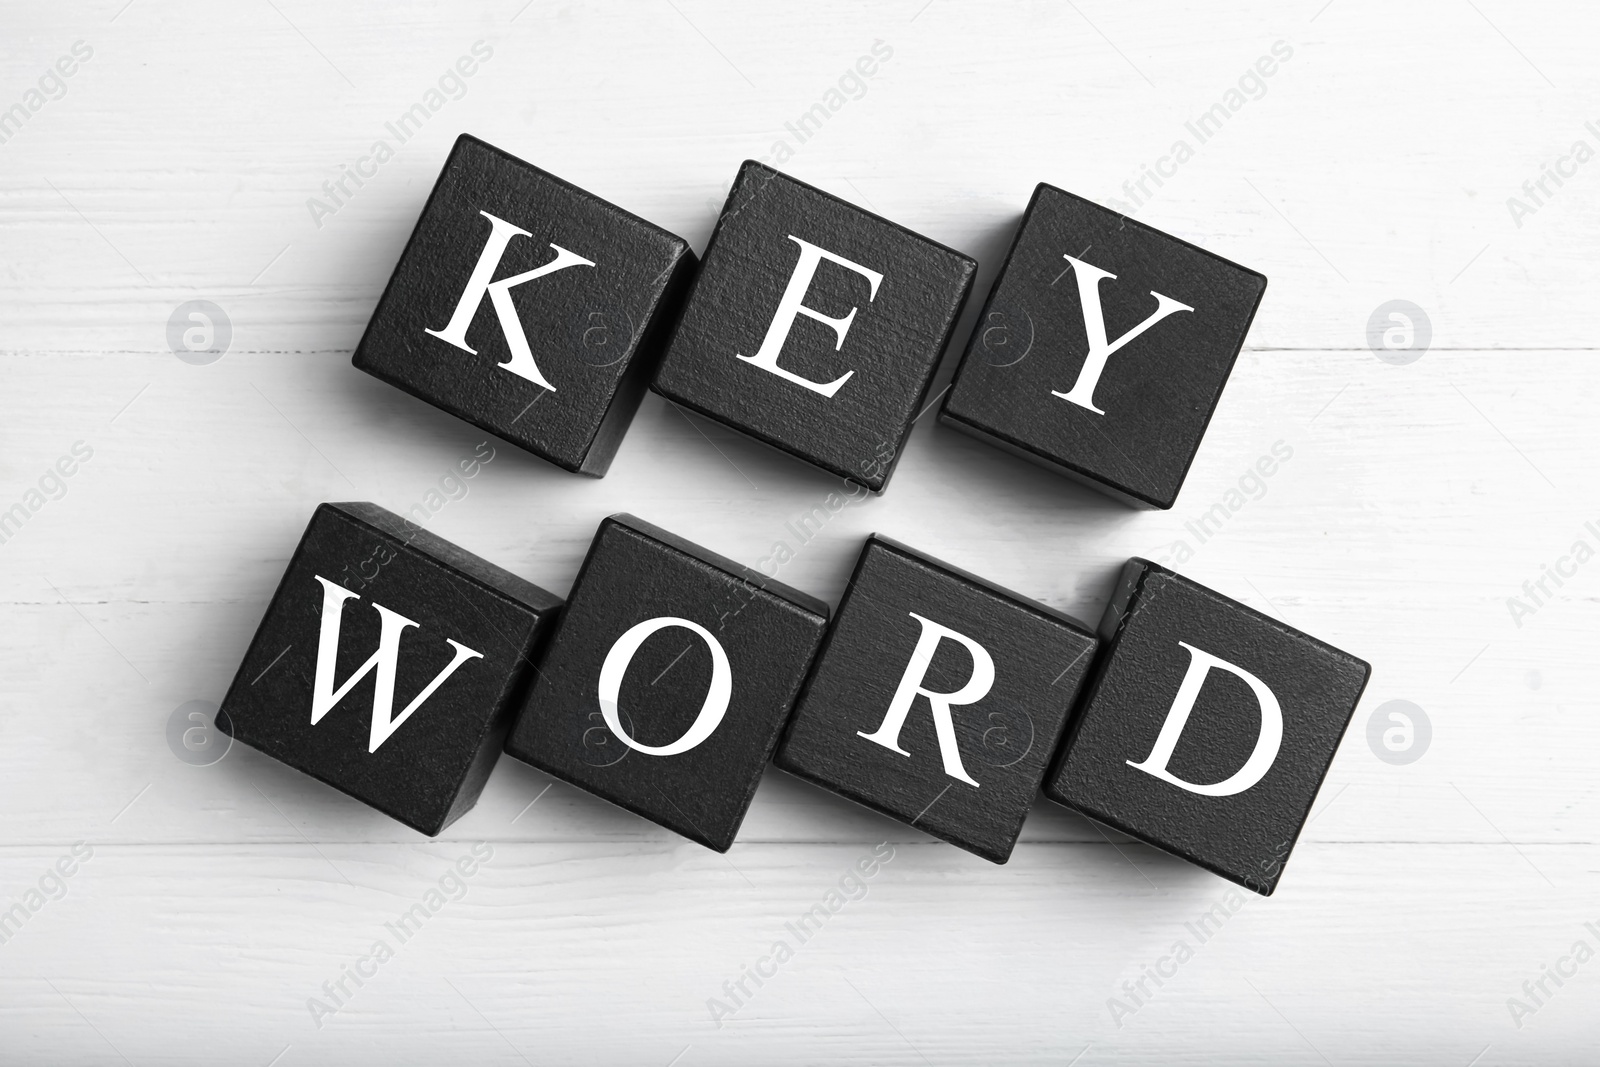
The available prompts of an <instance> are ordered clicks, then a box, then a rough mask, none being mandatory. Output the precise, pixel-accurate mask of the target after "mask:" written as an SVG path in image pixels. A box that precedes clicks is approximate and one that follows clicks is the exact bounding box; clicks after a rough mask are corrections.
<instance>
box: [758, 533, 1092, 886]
mask: <svg viewBox="0 0 1600 1067" xmlns="http://www.w3.org/2000/svg"><path fill="white" fill-rule="evenodd" d="M912 613H915V614H917V615H920V616H922V617H923V618H925V619H928V620H929V621H931V622H934V623H937V624H939V625H940V626H943V627H946V628H948V629H950V630H954V631H956V632H957V633H960V634H963V635H965V636H966V637H969V638H971V639H972V640H973V641H975V642H977V643H978V645H980V646H981V647H982V648H983V649H984V650H985V651H987V652H988V653H989V656H990V658H991V660H992V661H993V664H994V682H993V685H992V686H991V688H990V689H989V691H988V693H987V694H986V695H985V696H983V697H982V698H981V699H979V700H977V701H975V702H973V703H969V704H965V705H953V706H952V707H951V722H952V726H953V732H954V737H955V741H956V748H957V750H958V751H959V753H960V759H961V768H962V770H963V771H964V772H965V774H966V776H967V777H968V778H970V779H971V780H972V781H974V782H976V783H977V785H975V786H974V785H972V784H969V783H968V782H965V781H962V780H960V779H958V778H955V777H952V776H951V775H949V774H947V773H946V769H945V763H944V760H943V750H942V749H941V747H940V744H939V740H938V738H937V736H936V733H935V726H934V717H933V712H932V709H931V706H930V702H929V700H928V698H927V697H925V696H917V697H916V698H915V699H914V700H913V701H912V703H911V707H910V710H909V712H908V714H907V715H906V718H905V721H904V724H903V726H902V727H901V730H900V734H899V739H898V744H899V747H900V748H901V749H903V750H904V751H905V752H907V753H909V755H900V754H899V753H898V752H895V751H892V750H891V749H889V748H887V747H885V746H884V745H882V744H880V743H878V742H876V741H871V740H868V739H867V738H865V737H861V736H859V735H860V733H868V734H872V733H875V732H877V731H878V730H879V728H880V727H881V726H882V725H883V724H884V720H885V716H886V714H887V712H888V709H889V707H890V704H891V702H892V701H893V698H894V696H895V693H896V691H897V690H898V689H899V687H900V684H901V680H902V678H903V677H904V676H905V674H906V672H907V668H908V665H909V664H910V663H911V661H912V658H913V652H914V651H915V650H916V648H917V646H918V642H919V639H920V638H921V637H922V634H923V631H924V626H923V624H922V623H920V622H918V621H917V619H915V618H913V617H912ZM1096 643H1097V642H1096V639H1095V637H1094V635H1093V634H1092V633H1091V632H1090V631H1089V629H1088V628H1087V627H1085V626H1084V625H1083V624H1082V623H1080V622H1077V621H1076V620H1074V619H1072V618H1070V617H1068V616H1066V615H1063V614H1061V613H1060V612H1058V611H1054V610H1053V609H1050V608H1047V607H1045V606H1043V605H1041V604H1037V603H1035V602H1033V601H1030V600H1027V599H1024V598H1023V597H1020V596H1018V595H1016V594H1015V593H1012V592H1009V591H1007V590H1004V589H1001V588H999V587H997V586H995V585H992V584H991V583H989V582H986V581H983V580H982V579H980V578H977V577H974V576H973V575H970V574H966V573H965V572H962V571H959V570H956V569H954V568H952V567H949V566H947V565H945V564H942V563H939V562H937V561H935V560H931V559H929V558H927V557H926V556H923V555H920V554H919V553H917V552H915V551H913V550H912V549H909V548H907V547H905V546H904V545H900V544H897V543H896V542H894V541H892V540H890V539H888V538H885V537H880V536H878V535H876V534H875V535H873V536H872V537H871V538H869V539H868V541H867V544H866V547H865V548H864V549H863V550H862V553H861V557H860V559H859V560H858V561H857V563H856V569H855V573H854V574H853V575H852V576H851V579H850V585H849V588H848V589H847V591H846V592H845V597H844V601H843V603H841V604H840V605H839V614H838V617H837V618H836V619H835V621H834V625H833V627H832V629H831V630H830V631H829V633H828V639H827V642H826V643H825V645H824V647H823V650H822V653H821V654H820V655H819V656H818V657H817V662H816V666H815V667H814V668H813V670H812V673H811V677H810V678H809V679H808V680H807V682H806V688H805V692H804V694H803V695H802V696H801V698H800V702H799V704H798V705H797V707H796V708H795V714H794V719H793V720H792V721H791V723H790V725H789V730H788V732H787V734H786V735H785V736H784V740H783V744H782V745H781V746H780V748H779V750H778V756H777V760H776V762H777V764H778V766H779V767H782V768H783V769H784V770H787V771H790V772H791V773H794V774H797V775H800V776H801V777H803V778H807V779H809V780H811V781H813V782H816V783H817V784H819V785H822V786H824V787H826V788H828V789H832V790H834V791H835V792H838V793H840V794H841V795H843V796H846V797H849V798H850V799H851V800H854V801H857V802H859V803H861V804H864V805H866V806H867V807H870V808H873V809H875V810H877V811H881V812H883V813H884V814H886V815H890V816H893V817H894V818H897V819H899V820H901V821H902V822H908V823H911V824H912V825H914V826H916V827H918V828H919V829H922V830H926V831H927V832H928V833H930V834H933V835H934V836H936V837H940V838H943V839H944V840H946V841H949V842H950V843H951V844H954V845H958V846H960V847H961V848H964V849H967V850H968V851H970V852H975V853H977V854H978V855H980V856H982V857H984V858H985V859H989V860H993V861H994V862H995V863H1004V862H1005V861H1006V859H1007V858H1008V857H1009V856H1010V855H1011V849H1012V847H1013V846H1014V845H1015V844H1016V841H1017V834H1018V833H1019V832H1020V831H1021V829H1022V821H1023V819H1024V818H1025V817H1026V816H1027V814H1028V808H1029V806H1030V805H1031V804H1032V803H1033V800H1034V797H1035V796H1037V795H1038V792H1039V783H1040V780H1041V779H1042V778H1043V777H1044V774H1045V769H1046V767H1047V766H1048V764H1049V762H1050V758H1051V755H1052V754H1053V753H1054V751H1055V747H1056V743H1057V741H1058V740H1059V739H1060V736H1061V731H1062V728H1063V727H1064V726H1065V724H1066V720H1067V715H1068V712H1069V711H1070V709H1071V707H1072V702H1073V698H1074V696H1075V695H1076V693H1077V692H1078V689H1079V687H1080V685H1081V684H1082V681H1083V679H1084V678H1085V677H1087V675H1088V672H1089V665H1090V663H1091V662H1092V659H1093V654H1094V650H1095V647H1096ZM927 663H928V666H927V671H926V674H925V675H924V676H923V682H922V685H923V687H925V688H926V689H928V690H930V691H932V692H935V693H955V692H959V691H960V690H961V689H962V688H963V687H964V686H965V685H966V684H967V682H968V681H969V680H970V679H971V678H972V677H973V672H974V669H975V662H974V655H973V653H972V652H971V651H970V650H969V649H968V648H967V647H966V646H965V645H964V644H962V643H960V642H958V641H956V640H954V639H952V638H949V637H944V638H942V639H941V641H940V643H939V644H938V645H937V646H935V647H934V649H933V654H932V657H931V659H929V660H928V661H927Z"/></svg>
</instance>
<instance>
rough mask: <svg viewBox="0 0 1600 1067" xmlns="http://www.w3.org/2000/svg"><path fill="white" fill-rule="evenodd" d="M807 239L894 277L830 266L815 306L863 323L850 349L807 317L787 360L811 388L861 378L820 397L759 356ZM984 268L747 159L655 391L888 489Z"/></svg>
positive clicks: (820, 277) (852, 330)
mask: <svg viewBox="0 0 1600 1067" xmlns="http://www.w3.org/2000/svg"><path fill="white" fill-rule="evenodd" d="M791 238H799V239H800V240H801V241H805V242H808V243H810V244H812V245H815V246H818V247H820V248H823V249H825V250H827V251H828V252H831V253H833V254H835V255H837V256H840V257H842V258H844V259H846V260H849V261H851V262H852V263H856V264H859V265H860V266H863V267H866V268H868V269H870V270H873V271H876V272H878V273H879V274H881V275H883V280H882V282H881V283H880V284H879V286H878V288H877V292H876V294H873V293H872V289H871V282H870V280H869V279H868V278H867V277H865V276H863V275H862V274H860V273H858V272H856V271H854V270H852V269H850V268H848V267H844V266H841V265H839V264H837V263H833V262H831V261H827V260H824V261H822V262H821V264H820V265H819V266H818V268H817V271H816V274H815V276H814V277H813V279H812V281H811V284H810V286H809V288H808V289H807V291H806V295H805V298H804V301H803V304H804V306H805V307H808V308H811V309H813V310H815V311H817V312H818V313H820V314H823V315H826V316H829V317H830V318H835V319H842V318H844V317H845V316H847V315H849V314H851V309H852V308H855V309H856V311H855V317H854V319H853V320H852V321H851V324H850V326H849V329H848V330H847V331H846V334H845V337H844V340H843V342H842V345H841V343H840V342H839V338H838V335H837V333H836V332H835V331H834V329H833V328H832V327H830V326H828V325H826V324H824V323H821V322H818V321H816V320H815V319H813V318H809V317H806V316H804V315H801V316H799V317H797V318H796V319H795V320H794V324H793V327H792V329H791V330H790V333H789V335H788V338H787V340H786V342H785V343H784V345H783V349H782V356H781V359H780V360H779V366H780V367H782V368H784V369H785V370H787V371H789V372H791V373H793V374H796V375H799V376H800V377H802V378H806V379H808V380H810V381H812V382H818V383H822V384H824V385H826V384H831V383H833V382H834V381H836V380H837V379H838V378H840V377H841V376H843V375H844V374H846V373H851V374H852V376H851V378H850V380H849V381H847V382H845V383H844V384H843V385H841V386H840V387H839V389H838V391H837V392H836V393H835V394H834V395H833V396H831V397H826V396H822V395H820V394H819V393H816V392H813V391H811V390H809V389H807V388H805V387H804V386H801V385H797V384H795V383H793V382H791V381H788V380H786V379H784V378H782V377H779V376H778V375H776V374H773V373H772V372H770V371H767V370H763V369H761V368H760V367H757V366H755V365H753V364H752V363H750V362H747V361H744V360H740V359H739V358H738V357H739V356H740V355H744V356H755V355H756V354H757V353H758V352H759V351H760V350H761V347H762V342H763V341H764V340H765V338H766V336H767V331H768V328H769V327H770V326H771V325H772V322H773V319H774V316H775V314H776V313H777V310H778V305H779V301H780V299H781V297H782V295H783V293H784V291H785V289H786V288H787V287H788V285H789V281H790V278H791V276H792V275H794V273H795V268H796V265H797V263H798V262H799V260H800V258H801V255H802V247H801V245H799V244H797V243H796V242H795V241H794V240H791ZM976 268H977V264H976V262H974V261H973V260H972V259H971V258H969V257H968V256H964V255H962V254H961V253H959V252H956V251H954V250H952V249H949V248H946V247H944V246H943V245H939V244H935V243H934V242H933V241H930V240H928V239H927V238H925V237H921V236H919V235H917V234H915V233H912V232H911V231H910V230H907V229H905V228H903V227H901V226H897V225H895V224H894V223H892V222H889V221H888V220H886V219H882V218H879V217H878V216H876V215H873V214H871V213H869V212H866V211H863V210H861V209H860V208H858V207H855V206H853V205H851V204H847V203H845V202H844V201H843V200H840V199H838V198H836V197H833V196H830V195H828V194H827V193H824V192H822V191H821V190H819V189H814V188H812V187H811V186H809V185H806V184H804V183H802V182H798V181H796V180H794V179H793V178H790V177H788V176H787V175H784V174H781V173H779V172H778V171H775V170H773V169H772V168H770V167H766V166H763V165H761V164H760V163H755V162H750V161H747V162H746V163H745V164H744V165H743V166H742V167H741V168H740V170H739V175H738V178H737V179H736V180H735V181H734V184H733V190H732V192H730V193H729V194H728V201H727V203H726V205H724V207H723V209H722V215H721V217H720V218H719V219H718V220H717V227H716V230H715V231H714V232H713V233H712V235H711V241H710V244H709V245H708V246H707V247H706V254H705V263H704V264H703V265H702V267H701V270H700V272H699V274H698V275H697V276H696V278H695V282H694V286H693V289H692V290H691V292H690V295H689V299H688V303H687V304H686V306H685V308H684V312H683V317H682V320H681V321H680V322H679V324H678V328H677V330H676V332H675V333H674V334H673V337H672V342H671V344H670V345H669V347H668V349H667V354H666V356H665V358H664V359H663V360H662V363H661V369H660V370H659V372H658V373H657V375H656V379H655V383H654V385H653V386H652V388H653V389H655V391H656V392H658V393H660V394H661V395H662V396H664V397H666V398H668V399H669V400H672V401H675V402H677V403H679V404H682V405H684V406H685V407H687V408H690V409H692V410H694V411H697V412H699V413H700V414H702V415H706V416H709V417H710V418H713V419H716V420H718V421H720V422H722V423H725V424H726V425H728V426H731V427H732V428H734V429H736V430H740V431H743V432H744V433H747V434H749V435H751V436H752V437H755V438H757V439H758V440H761V441H765V442H766V443H768V444H770V445H774V446H776V447H778V448H781V449H783V450H784V451H787V452H789V453H791V454H793V455H795V456H798V457H799V458H801V459H803V460H805V461H806V462H808V463H813V464H816V465H817V466H819V467H821V468H823V469H824V470H827V471H830V472H832V473H834V474H837V475H839V476H840V477H843V478H849V479H851V480H853V481H856V482H859V483H860V484H862V485H865V486H866V487H867V488H869V489H871V490H873V491H874V492H880V491H882V489H883V488H884V486H885V485H886V484H887V483H888V480H889V475H890V473H891V472H892V470H893V469H894V464H895V462H896V461H897V460H898V459H899V456H900V450H901V447H902V446H903V444H904V443H905V438H906V435H907V434H908V433H909V432H910V430H911V422H912V420H913V419H914V418H915V417H916V415H917V413H918V411H919V405H920V401H921V399H922V396H923V394H924V392H925V391H926V390H927V386H928V382H929V380H930V379H931V378H932V376H933V372H934V370H935V368H936V367H937V366H938V362H939V357H940V355H941V353H943V351H944V348H945V345H946V343H947V342H948V341H949V337H950V331H951V330H952V329H953V328H954V327H955V323H956V319H957V318H958V317H959V316H960V313H961V306H962V304H963V303H965V301H966V298H967V294H968V292H969V291H970V290H971V288H972V276H973V273H974V271H975V270H976Z"/></svg>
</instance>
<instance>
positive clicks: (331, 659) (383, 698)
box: [311, 574, 483, 752]
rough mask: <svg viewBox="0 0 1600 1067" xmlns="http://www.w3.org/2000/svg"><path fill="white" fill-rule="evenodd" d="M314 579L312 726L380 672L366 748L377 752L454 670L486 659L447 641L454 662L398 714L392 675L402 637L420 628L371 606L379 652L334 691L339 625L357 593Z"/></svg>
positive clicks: (376, 683)
mask: <svg viewBox="0 0 1600 1067" xmlns="http://www.w3.org/2000/svg"><path fill="white" fill-rule="evenodd" d="M316 579H317V581H319V582H321V583H322V633H321V635H320V637H319V638H318V641H317V672H316V677H315V680H314V681H313V682H312V685H311V725H312V726H315V725H317V723H319V722H321V721H322V717H323V716H324V715H326V714H328V712H330V711H332V710H333V709H334V707H335V706H336V705H337V704H338V703H339V701H341V700H343V699H344V695H345V694H346V693H348V692H350V690H351V689H353V688H355V685H356V683H357V682H359V681H361V679H363V678H365V677H366V676H367V673H368V672H369V671H371V670H373V669H374V668H376V669H377V672H378V676H377V678H376V679H375V680H374V682H373V686H372V731H371V734H370V735H369V742H370V743H369V747H368V748H367V751H368V752H376V751H378V746H379V745H381V744H383V743H384V742H385V741H387V740H388V739H389V737H390V736H391V735H392V734H393V733H394V732H395V731H396V730H398V729H400V725H401V724H402V723H404V722H405V721H406V720H407V719H409V718H411V713H412V712H414V711H416V710H417V709H418V708H420V707H422V703H423V701H425V700H427V699H428V698H429V697H431V696H433V694H434V691H435V690H437V689H438V688H439V687H440V686H441V685H443V684H444V683H445V681H446V679H448V678H449V677H450V676H451V675H452V674H454V673H455V672H456V668H457V667H459V666H461V665H462V664H463V663H465V662H466V661H467V660H469V659H482V658H483V653H481V652H474V651H472V649H470V648H467V647H466V646H465V645H462V644H460V643H459V642H456V641H452V640H450V639H449V638H445V640H446V641H447V642H449V644H450V645H451V646H452V647H453V648H454V649H455V650H456V654H455V658H454V659H452V660H451V661H450V663H449V665H448V666H447V667H445V669H444V670H442V671H440V672H439V673H438V675H436V676H435V677H434V679H433V681H431V682H429V683H428V686H427V688H425V689H424V690H423V691H422V692H420V693H418V694H417V698H416V699H415V700H413V701H412V702H411V703H409V704H407V705H406V707H405V710H404V711H402V712H401V713H400V714H399V715H398V716H395V714H394V674H395V667H396V666H397V665H398V663H399V660H400V635H401V634H402V633H404V632H405V629H406V627H408V626H415V625H417V624H416V623H414V622H412V621H411V620H410V619H408V618H406V617H405V616H404V615H400V614H397V613H395V612H393V611H390V610H389V609H388V608H386V607H384V606H383V605H382V604H377V603H375V604H373V605H372V606H373V607H374V608H376V609H377V611H378V617H379V618H380V619H381V620H382V623H381V626H380V628H379V630H378V651H376V652H374V653H373V654H372V655H371V656H370V657H369V658H368V659H367V662H365V663H363V664H362V665H361V666H359V667H357V668H356V669H355V673H353V674H351V675H350V677H348V678H346V679H345V681H344V684H343V685H341V686H340V687H339V688H338V690H337V691H335V690H334V688H333V671H334V664H335V661H336V660H337V659H338V658H339V623H340V620H341V619H342V618H343V616H344V602H345V601H346V600H349V599H350V598H351V597H354V596H356V594H355V593H352V592H350V590H348V589H345V588H344V587H342V586H338V585H334V584H333V583H332V582H330V581H328V579H326V578H324V577H322V575H320V574H319V575H316ZM356 599H358V600H359V599H360V598H359V597H356Z"/></svg>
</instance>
